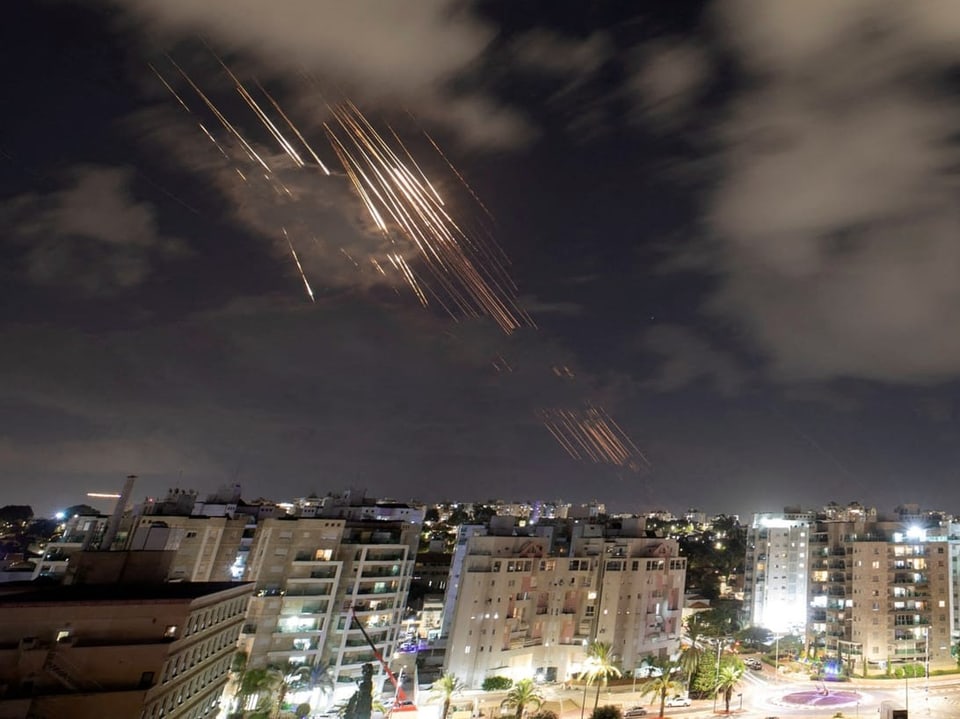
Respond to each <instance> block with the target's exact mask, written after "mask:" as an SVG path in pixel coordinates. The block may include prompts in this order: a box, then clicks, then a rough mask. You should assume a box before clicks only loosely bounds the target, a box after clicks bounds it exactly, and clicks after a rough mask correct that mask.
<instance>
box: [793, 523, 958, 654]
mask: <svg viewBox="0 0 960 719" xmlns="http://www.w3.org/2000/svg"><path fill="white" fill-rule="evenodd" d="M955 527H956V525H945V526H937V527H922V526H920V525H914V524H912V523H905V522H903V521H901V520H900V519H899V518H894V519H876V518H875V517H868V518H859V517H857V518H850V517H847V518H835V519H824V520H822V521H820V522H818V525H817V531H816V532H815V533H814V534H813V535H812V542H811V569H810V577H811V584H810V615H809V622H808V625H807V641H808V643H809V644H810V645H811V646H813V647H814V648H815V649H816V650H817V651H822V652H823V653H824V654H825V655H826V656H827V657H831V658H834V659H836V660H838V661H839V662H842V663H843V664H845V665H846V666H847V668H848V669H849V670H850V671H855V672H858V673H863V672H867V673H870V672H879V671H886V670H887V669H888V668H895V667H896V666H897V665H903V664H915V665H916V664H920V665H924V666H925V667H926V668H927V669H930V670H933V669H938V668H947V667H954V666H955V665H956V660H955V659H954V658H953V657H952V655H951V648H952V646H953V645H954V644H955V643H956V641H957V637H958V627H957V608H956V603H957V600H956V589H955V588H956V587H957V586H958V585H957V583H956V581H955V580H956V577H957V576H958V569H957V556H958V543H960V540H958V539H957V537H956V536H955V532H954V529H955Z"/></svg>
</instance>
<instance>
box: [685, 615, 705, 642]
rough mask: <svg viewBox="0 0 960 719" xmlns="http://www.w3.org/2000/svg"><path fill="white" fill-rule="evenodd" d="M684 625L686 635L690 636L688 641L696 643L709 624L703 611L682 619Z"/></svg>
mask: <svg viewBox="0 0 960 719" xmlns="http://www.w3.org/2000/svg"><path fill="white" fill-rule="evenodd" d="M684 627H685V628H686V630H687V636H688V637H690V643H691V644H694V645H696V644H697V640H698V639H699V638H700V637H702V636H704V635H705V634H707V632H708V630H709V628H710V627H709V625H708V622H707V620H706V619H705V618H704V616H703V612H697V613H696V614H691V615H690V616H689V617H687V619H686V620H685V621H684Z"/></svg>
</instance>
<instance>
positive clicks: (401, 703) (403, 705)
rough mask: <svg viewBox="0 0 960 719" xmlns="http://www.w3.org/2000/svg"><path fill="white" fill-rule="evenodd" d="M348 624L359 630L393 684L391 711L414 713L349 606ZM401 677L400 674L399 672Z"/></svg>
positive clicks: (401, 688)
mask: <svg viewBox="0 0 960 719" xmlns="http://www.w3.org/2000/svg"><path fill="white" fill-rule="evenodd" d="M350 624H351V626H353V625H356V627H357V629H359V630H360V633H361V634H362V635H363V638H364V639H365V640H366V642H367V644H369V645H370V649H371V650H372V651H373V656H375V657H376V658H377V661H378V662H380V666H381V667H383V671H384V672H385V673H386V675H387V677H388V678H389V679H390V682H391V684H393V687H394V689H396V696H395V697H394V700H393V707H392V709H391V711H395V712H404V711H416V710H417V707H416V705H414V703H413V702H412V701H410V700H409V699H407V694H406V692H405V691H403V687H402V686H401V685H400V681H399V680H398V679H397V676H396V675H395V674H394V673H393V672H392V671H391V670H390V666H389V665H388V664H387V662H386V660H385V659H384V658H383V654H381V653H380V650H379V649H377V645H376V644H374V643H373V640H372V639H371V638H370V635H369V634H367V630H366V629H364V627H363V624H361V622H360V620H359V619H357V608H356V607H354V606H353V605H351V606H350ZM401 675H402V672H401Z"/></svg>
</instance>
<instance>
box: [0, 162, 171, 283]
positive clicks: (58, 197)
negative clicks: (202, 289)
mask: <svg viewBox="0 0 960 719" xmlns="http://www.w3.org/2000/svg"><path fill="white" fill-rule="evenodd" d="M132 178H133V172H132V171H131V170H129V169H127V168H123V167H104V166H92V165H91V166H78V167H75V168H73V169H72V170H71V171H70V172H69V173H67V178H66V182H65V185H66V186H65V187H64V188H63V189H60V190H56V191H53V192H49V193H46V194H40V193H36V192H29V193H24V194H21V195H18V196H15V197H13V198H10V199H7V200H4V201H3V202H2V203H0V223H2V224H3V225H4V226H5V228H6V229H5V234H6V236H7V237H6V239H7V240H8V241H9V242H11V243H13V244H15V245H17V246H19V248H20V249H21V251H22V263H23V269H24V271H25V273H26V276H27V277H28V278H29V279H30V280H32V281H33V282H35V283H37V284H40V285H44V286H50V287H56V288H64V289H69V290H75V291H77V292H80V293H82V294H85V295H101V294H112V293H114V292H117V291H119V290H125V289H130V288H133V287H136V286H137V285H139V284H141V283H142V282H143V281H144V280H145V279H146V278H147V276H148V274H149V273H150V271H151V269H152V265H153V263H154V261H156V260H158V259H162V258H165V257H167V258H169V257H171V256H175V255H178V254H180V253H181V252H182V251H183V249H184V245H183V244H182V243H181V242H180V241H179V240H177V239H174V238H171V237H166V236H164V235H162V234H161V233H160V230H159V229H158V226H157V220H156V211H155V209H154V207H153V205H151V204H150V203H148V202H144V201H141V200H138V199H136V198H135V197H134V196H133V193H132V191H131V188H130V184H131V180H132Z"/></svg>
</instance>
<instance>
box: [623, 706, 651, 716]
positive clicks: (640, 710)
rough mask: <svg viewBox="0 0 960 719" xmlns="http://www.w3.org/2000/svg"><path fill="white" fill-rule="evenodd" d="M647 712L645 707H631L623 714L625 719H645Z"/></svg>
mask: <svg viewBox="0 0 960 719" xmlns="http://www.w3.org/2000/svg"><path fill="white" fill-rule="evenodd" d="M646 715H647V710H646V709H645V708H644V707H630V708H629V709H627V710H626V711H625V712H624V713H623V719H635V717H645V716H646Z"/></svg>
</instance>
